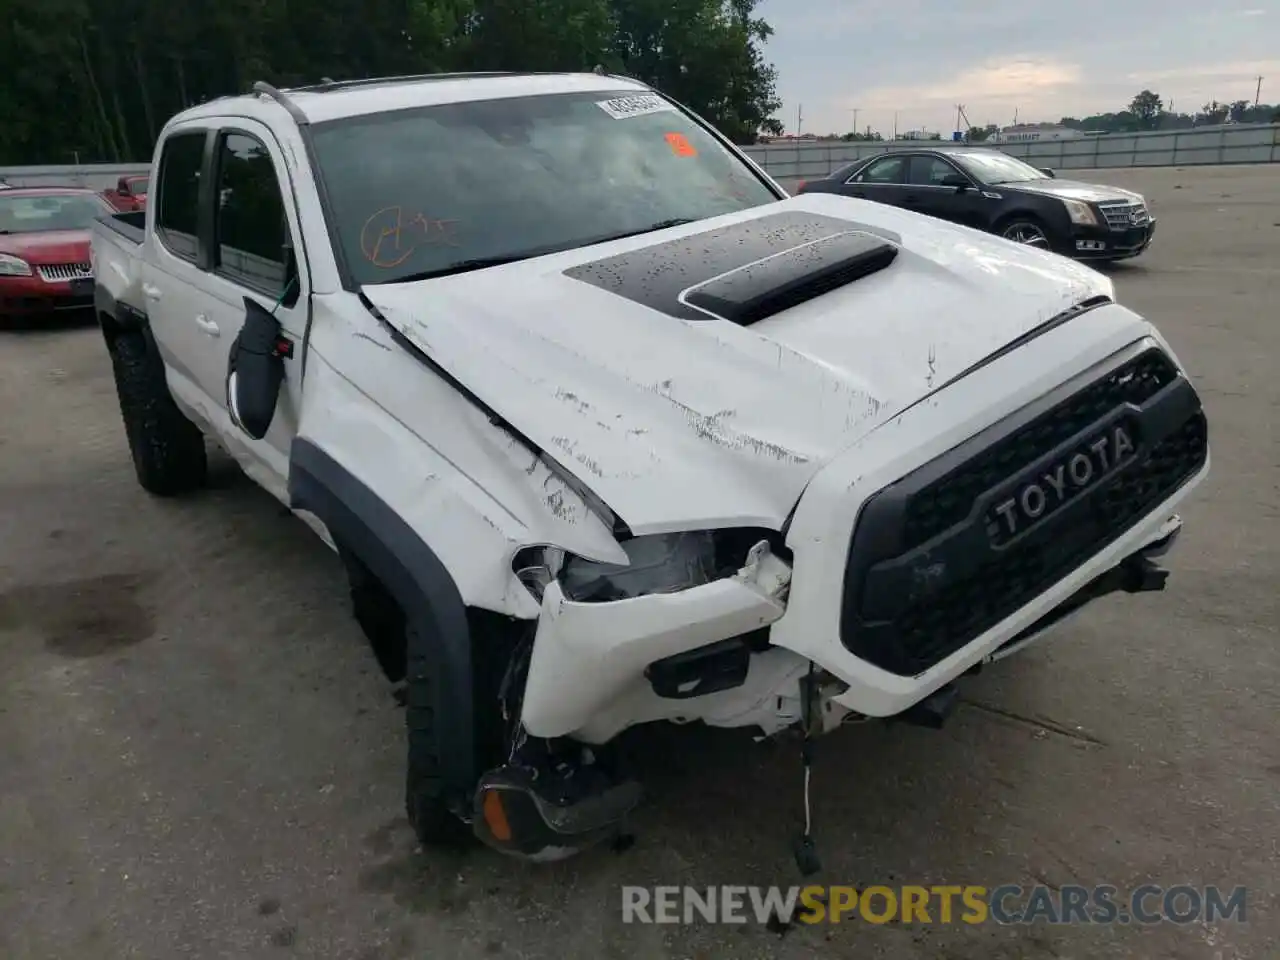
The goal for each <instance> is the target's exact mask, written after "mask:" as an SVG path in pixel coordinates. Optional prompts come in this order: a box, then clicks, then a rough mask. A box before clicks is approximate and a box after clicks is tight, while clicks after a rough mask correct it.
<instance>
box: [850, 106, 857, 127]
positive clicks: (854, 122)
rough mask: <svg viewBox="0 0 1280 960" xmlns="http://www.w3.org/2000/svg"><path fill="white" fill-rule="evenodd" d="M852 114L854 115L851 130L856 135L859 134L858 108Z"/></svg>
mask: <svg viewBox="0 0 1280 960" xmlns="http://www.w3.org/2000/svg"><path fill="white" fill-rule="evenodd" d="M852 113H853V127H852V128H851V129H852V130H853V132H854V133H857V132H858V108H857V107H854V108H853V110H852Z"/></svg>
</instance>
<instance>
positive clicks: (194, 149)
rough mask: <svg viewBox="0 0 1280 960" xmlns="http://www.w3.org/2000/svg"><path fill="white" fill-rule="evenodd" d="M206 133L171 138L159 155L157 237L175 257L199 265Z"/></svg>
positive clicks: (183, 134) (180, 134)
mask: <svg viewBox="0 0 1280 960" xmlns="http://www.w3.org/2000/svg"><path fill="white" fill-rule="evenodd" d="M204 142H205V132H204V131H203V130H201V131H197V132H192V133H179V134H175V135H174V136H172V137H169V138H168V139H167V140H166V141H165V143H164V149H163V150H161V151H160V174H159V178H160V198H159V205H158V207H157V208H156V235H157V236H158V237H159V238H160V242H161V243H163V244H164V245H165V247H167V248H168V249H169V252H170V253H172V254H173V255H174V256H177V257H181V258H182V259H183V260H190V261H191V262H192V263H195V261H196V251H197V248H198V247H199V241H198V239H197V235H198V234H199V232H200V227H199V220H200V165H201V163H202V162H203V160H204Z"/></svg>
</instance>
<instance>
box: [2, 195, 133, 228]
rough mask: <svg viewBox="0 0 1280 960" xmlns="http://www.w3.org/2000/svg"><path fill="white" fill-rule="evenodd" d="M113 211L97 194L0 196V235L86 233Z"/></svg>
mask: <svg viewBox="0 0 1280 960" xmlns="http://www.w3.org/2000/svg"><path fill="white" fill-rule="evenodd" d="M110 213H115V209H114V208H113V207H112V206H111V204H109V203H107V201H105V200H103V199H102V198H101V197H99V196H98V195H97V194H96V193H47V194H36V195H34V196H33V195H31V194H25V195H23V196H17V197H13V196H0V233H40V232H44V231H47V230H88V229H89V224H91V223H92V222H93V221H94V219H96V218H97V217H100V216H102V215H103V214H110Z"/></svg>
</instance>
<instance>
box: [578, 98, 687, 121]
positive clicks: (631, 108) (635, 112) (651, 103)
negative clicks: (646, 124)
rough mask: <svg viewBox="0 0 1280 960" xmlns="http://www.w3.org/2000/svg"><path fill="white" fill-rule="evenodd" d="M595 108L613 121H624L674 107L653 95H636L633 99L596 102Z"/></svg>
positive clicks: (673, 108)
mask: <svg viewBox="0 0 1280 960" xmlns="http://www.w3.org/2000/svg"><path fill="white" fill-rule="evenodd" d="M596 106H597V107H599V108H600V109H601V110H603V111H604V112H605V113H607V114H608V115H609V116H611V117H613V119H615V120H626V119H627V118H629V117H643V116H645V115H646V114H650V113H663V112H665V111H671V110H675V107H673V106H672V105H671V104H669V103H667V101H665V100H663V99H662V98H661V97H660V96H658V95H657V94H654V93H638V94H636V95H635V96H634V97H616V98H614V99H613V100H597V101H596Z"/></svg>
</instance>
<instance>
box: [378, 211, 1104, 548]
mask: <svg viewBox="0 0 1280 960" xmlns="http://www.w3.org/2000/svg"><path fill="white" fill-rule="evenodd" d="M779 214H785V215H788V216H790V217H791V219H792V220H793V221H794V220H795V218H796V217H799V218H801V219H802V220H803V218H805V217H809V218H810V219H811V220H813V221H814V222H818V221H821V222H822V223H829V222H830V220H829V219H828V218H832V217H834V218H838V223H839V224H840V225H841V226H842V227H846V228H847V229H849V230H858V231H867V232H870V233H873V234H878V235H879V236H881V237H883V238H885V239H887V240H889V241H891V242H893V243H894V244H895V245H897V246H899V248H900V249H899V252H898V255H897V257H896V258H895V259H894V261H893V262H892V263H891V264H889V266H888V267H887V268H885V269H883V270H880V271H879V272H876V273H873V274H871V275H870V276H866V277H863V278H862V279H860V280H857V281H855V282H853V283H851V284H849V285H847V286H844V287H839V288H837V289H835V290H833V291H831V292H829V293H826V294H824V295H822V296H819V297H817V298H816V299H812V300H809V301H807V302H804V303H801V304H799V305H798V306H794V307H791V308H790V309H787V310H784V311H783V312H781V313H779V314H776V315H774V316H771V317H768V318H766V319H764V320H762V321H760V322H757V323H755V324H753V325H751V326H746V327H744V326H738V325H736V324H733V323H729V322H727V321H724V320H719V319H714V318H711V317H709V316H708V317H705V318H702V319H689V318H686V317H680V316H676V315H673V314H675V313H678V311H675V310H672V311H667V312H664V309H663V308H662V307H663V304H662V303H661V302H660V299H657V298H655V296H654V295H653V293H652V291H653V289H654V288H653V287H651V286H650V287H646V283H647V282H648V280H649V279H650V278H656V277H659V276H661V275H663V274H664V271H665V274H666V286H667V288H672V284H671V277H672V275H674V274H678V275H679V278H680V279H681V280H688V285H689V286H692V285H693V284H696V283H698V282H700V281H701V280H707V279H710V275H708V274H707V268H706V267H705V266H703V264H704V263H705V262H709V258H710V252H709V242H708V241H707V239H706V238H707V237H709V236H710V235H712V234H713V233H716V235H717V236H728V235H731V234H732V231H733V230H734V229H737V228H738V227H739V226H741V227H742V228H743V229H746V228H748V227H751V226H753V225H752V223H751V221H760V220H762V218H768V217H776V216H777V215H779ZM773 222H774V221H769V223H773ZM754 227H755V232H754V234H753V235H754V236H755V237H756V238H757V241H754V242H759V238H760V237H762V236H763V237H772V238H773V240H772V241H771V242H772V243H773V245H774V246H775V247H777V248H778V250H780V249H786V248H788V247H790V246H794V242H793V241H794V237H793V236H789V235H788V234H787V231H786V230H772V229H769V230H763V231H762V230H761V229H760V224H759V223H757V224H754ZM775 252H777V251H775ZM757 254H759V250H755V251H752V252H750V254H749V259H751V260H756V259H758V257H757ZM637 258H638V259H637ZM618 264H622V266H621V267H620V266H617V265H618ZM637 264H639V266H637ZM722 266H723V264H721V265H720V266H717V267H715V268H714V269H715V273H713V274H711V275H716V273H723V271H722V270H721V267H722ZM641 267H643V269H641ZM570 274H571V275H570ZM614 281H616V282H614ZM655 282H656V281H655ZM679 285H680V284H678V283H677V284H676V285H675V286H679ZM658 286H659V287H660V286H661V284H658ZM363 292H364V294H365V295H366V296H367V297H368V298H369V299H370V301H372V303H373V304H374V305H375V306H376V307H377V308H378V310H379V312H380V313H381V314H382V315H383V317H384V318H385V320H386V321H387V322H388V323H389V324H391V326H393V327H394V328H395V329H396V330H398V331H399V332H400V333H402V334H403V335H404V336H405V337H406V338H407V339H408V340H410V341H411V342H412V343H414V344H415V345H416V346H417V347H418V348H420V349H421V350H422V351H423V352H424V353H425V354H426V355H427V356H428V357H430V359H431V360H432V361H433V362H434V363H435V364H437V365H438V366H439V367H440V368H442V369H443V370H444V371H446V372H447V373H448V374H450V375H451V376H452V377H454V378H456V379H457V380H458V381H459V382H461V383H462V384H463V385H465V386H466V387H467V388H468V389H469V390H470V391H472V392H473V393H474V394H475V395H476V396H478V397H479V398H480V399H481V400H482V401H484V403H486V404H487V405H488V406H489V407H491V408H492V409H493V410H494V411H495V412H496V413H497V414H498V415H500V416H501V417H502V418H504V419H505V420H507V421H508V422H509V423H510V424H511V425H512V426H513V427H514V428H515V429H517V430H519V431H520V432H521V433H523V434H524V435H525V436H526V437H527V438H529V439H530V440H532V441H533V442H534V443H536V444H538V445H539V446H541V447H542V448H543V449H544V450H545V451H546V452H547V453H548V454H550V455H551V456H552V457H554V458H555V459H556V460H558V461H559V462H560V463H561V464H562V465H563V466H564V467H566V468H567V469H569V470H570V471H571V472H573V473H574V474H575V475H576V476H577V477H578V478H579V479H580V480H581V481H582V482H583V483H585V484H586V485H587V486H588V487H589V488H591V489H592V490H593V491H594V492H595V494H596V495H598V496H599V497H600V498H601V499H603V500H604V501H605V502H606V503H607V504H608V505H609V506H610V507H611V508H612V509H613V510H615V511H616V512H617V513H618V515H619V516H620V517H621V518H622V519H623V520H625V521H626V523H627V524H628V525H629V526H630V528H631V529H632V531H633V532H635V533H636V534H642V533H656V532H662V531H669V530H679V529H696V528H698V527H705V528H712V527H720V526H730V525H741V526H765V527H770V528H773V529H777V528H779V527H780V526H781V525H782V523H783V522H784V521H785V519H786V517H787V515H788V514H789V512H790V511H791V509H792V507H793V506H794V504H795V502H796V501H797V499H798V498H799V496H800V494H801V492H802V491H803V489H804V487H805V485H806V484H807V483H808V482H809V480H810V479H811V478H812V477H813V475H814V474H815V473H816V472H817V471H818V470H819V469H820V468H821V467H822V466H823V464H825V463H826V462H828V461H829V460H830V459H831V458H832V457H834V456H835V455H836V454H838V453H839V452H840V451H841V450H843V449H845V448H847V447H848V446H849V445H850V444H852V443H854V442H855V441H856V440H857V439H858V438H859V437H861V436H864V435H865V434H866V433H867V432H869V431H870V430H872V429H874V428H875V427H876V426H878V425H879V424H882V423H884V422H886V421H887V420H889V419H891V418H892V417H894V416H895V415H896V414H897V413H899V412H900V411H902V410H903V409H905V408H906V407H908V406H910V405H912V404H913V403H915V402H917V401H918V400H920V399H921V398H923V397H925V396H927V395H928V394H929V393H930V392H932V391H933V390H936V389H937V388H939V387H941V386H942V385H943V384H944V383H946V382H947V380H949V379H950V378H952V377H954V376H956V375H958V374H960V373H962V372H963V371H964V370H966V369H967V368H969V367H970V366H972V365H973V364H975V363H977V362H979V361H981V360H982V359H984V358H985V357H987V356H989V355H990V354H992V353H994V352H995V351H997V350H999V349H1000V348H1001V347H1003V346H1005V345H1006V344H1008V343H1009V342H1010V341H1012V340H1015V339H1017V338H1018V337H1019V336H1022V335H1023V334H1025V333H1027V332H1029V331H1031V330H1033V329H1034V328H1036V327H1038V326H1039V325H1041V324H1043V323H1045V322H1046V321H1048V320H1050V319H1051V318H1053V317H1054V316H1056V315H1057V314H1059V313H1061V312H1062V311H1063V310H1065V309H1067V308H1069V307H1071V306H1073V305H1075V304H1078V303H1080V302H1081V301H1083V300H1086V299H1088V298H1090V297H1093V296H1098V295H1110V294H1111V292H1112V284H1111V282H1110V281H1109V280H1108V279H1107V278H1105V277H1104V276H1102V275H1101V274H1099V273H1097V272H1096V271H1094V270H1091V269H1089V268H1087V267H1084V266H1081V265H1078V264H1075V263H1072V262H1070V261H1068V260H1066V259H1064V258H1060V257H1056V256H1053V255H1051V254H1045V253H1042V252H1040V251H1036V250H1031V249H1028V248H1022V247H1018V246H1015V245H1014V244H1011V243H1008V242H1006V241H1003V240H998V239H996V238H992V237H988V236H986V235H984V234H980V233H978V232H976V231H972V230H967V229H964V228H959V227H955V226H953V225H950V224H946V223H943V222H942V221H938V220H934V219H931V218H928V217H923V216H920V215H917V214H913V213H909V212H906V211H901V210H897V209H895V208H892V207H888V206H885V205H881V204H875V203H870V202H866V201H860V200H853V199H850V198H843V197H835V196H828V195H823V194H815V195H805V196H801V197H794V198H791V199H790V200H786V201H782V202H779V203H776V204H770V205H768V206H765V207H760V208H756V209H754V210H750V211H745V212H743V213H739V214H733V215H730V216H727V217H719V218H716V219H714V220H707V221H700V222H698V223H696V224H690V225H688V226H684V227H677V228H673V229H669V230H664V231H661V232H658V233H653V234H647V235H643V236H640V237H634V238H629V239H626V240H620V241H614V242H611V243H608V244H600V245H596V246H593V247H588V248H583V249H579V250H573V251H569V252H566V253H562V254H555V255H552V256H547V257H540V258H537V259H534V260H527V261H523V262H520V263H515V264H511V265H508V266H503V267H496V268H490V269H487V270H481V271H475V272H472V273H466V274H460V275H458V276H455V277H446V278H439V279H434V280H427V281H422V282H416V283H405V284H390V285H374V286H367V287H365V288H364V290H363ZM423 415H424V416H430V415H431V414H430V411H423Z"/></svg>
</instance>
